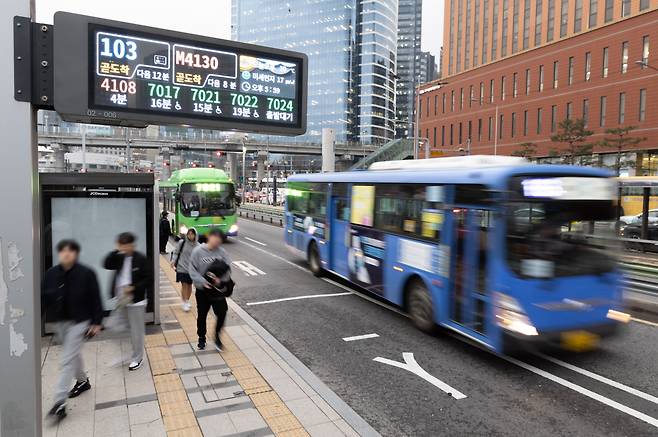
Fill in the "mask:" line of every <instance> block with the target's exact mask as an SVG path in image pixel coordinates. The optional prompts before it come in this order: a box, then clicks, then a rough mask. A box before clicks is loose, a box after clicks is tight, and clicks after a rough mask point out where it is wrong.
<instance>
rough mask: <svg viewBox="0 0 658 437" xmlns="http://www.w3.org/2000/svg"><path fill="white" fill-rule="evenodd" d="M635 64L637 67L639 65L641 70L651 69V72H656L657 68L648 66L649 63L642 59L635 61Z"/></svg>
mask: <svg viewBox="0 0 658 437" xmlns="http://www.w3.org/2000/svg"><path fill="white" fill-rule="evenodd" d="M635 63H636V64H637V65H639V66H640V67H642V68H651V69H652V70H656V71H658V68H656V67H654V66H653V65H649V63H648V62H647V61H645V60H644V59H639V60H637V61H635Z"/></svg>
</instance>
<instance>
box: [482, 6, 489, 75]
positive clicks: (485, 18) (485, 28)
mask: <svg viewBox="0 0 658 437" xmlns="http://www.w3.org/2000/svg"><path fill="white" fill-rule="evenodd" d="M488 44H489V0H483V3H482V63H483V64H484V63H486V62H487V50H489V45H488Z"/></svg>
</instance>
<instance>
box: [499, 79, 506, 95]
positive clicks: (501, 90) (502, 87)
mask: <svg viewBox="0 0 658 437" xmlns="http://www.w3.org/2000/svg"><path fill="white" fill-rule="evenodd" d="M500 100H505V76H503V77H501V78H500Z"/></svg>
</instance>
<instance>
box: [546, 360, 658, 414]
mask: <svg viewBox="0 0 658 437" xmlns="http://www.w3.org/2000/svg"><path fill="white" fill-rule="evenodd" d="M539 356H540V357H542V358H544V359H545V360H548V361H550V362H551V363H554V364H557V365H558V366H562V367H565V368H567V369H569V370H572V371H574V372H576V373H580V374H581V375H585V376H587V377H588V378H592V379H595V380H597V381H599V382H602V383H604V384H608V385H609V386H612V387H614V388H616V389H619V390H622V391H625V392H626V393H630V394H632V395H635V396H637V397H640V398H642V399H645V400H647V401H649V402H653V403H654V404H658V398H657V397H655V396H652V395H650V394H648V393H644V392H642V391H640V390H636V389H634V388H633V387H629V386H627V385H624V384H622V383H619V382H617V381H613V380H612V379H608V378H606V377H605V376H601V375H599V374H596V373H594V372H590V371H589V370H585V369H581V368H580V367H578V366H574V365H573V364H569V363H565V362H564V361H562V360H559V359H557V358H553V357H551V356H548V355H544V354H539Z"/></svg>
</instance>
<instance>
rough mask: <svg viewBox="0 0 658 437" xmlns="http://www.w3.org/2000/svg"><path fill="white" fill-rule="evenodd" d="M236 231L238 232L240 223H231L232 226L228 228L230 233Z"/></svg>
mask: <svg viewBox="0 0 658 437" xmlns="http://www.w3.org/2000/svg"><path fill="white" fill-rule="evenodd" d="M236 232H238V225H231V227H230V228H228V233H229V234H235V233H236Z"/></svg>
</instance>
